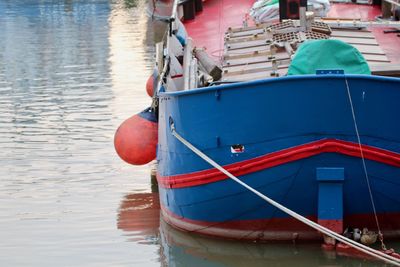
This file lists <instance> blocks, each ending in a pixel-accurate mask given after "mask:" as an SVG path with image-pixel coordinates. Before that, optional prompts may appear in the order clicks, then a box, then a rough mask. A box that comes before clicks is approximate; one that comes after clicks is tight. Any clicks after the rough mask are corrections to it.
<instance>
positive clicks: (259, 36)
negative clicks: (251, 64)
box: [225, 33, 268, 44]
mask: <svg viewBox="0 0 400 267" xmlns="http://www.w3.org/2000/svg"><path fill="white" fill-rule="evenodd" d="M262 39H264V40H265V39H268V34H267V33H262V34H254V35H248V36H242V37H234V38H225V44H232V43H240V42H248V41H255V40H262Z"/></svg>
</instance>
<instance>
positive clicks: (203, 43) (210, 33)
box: [185, 0, 400, 63]
mask: <svg viewBox="0 0 400 267" xmlns="http://www.w3.org/2000/svg"><path fill="white" fill-rule="evenodd" d="M253 3H254V0H242V1H238V0H208V1H206V2H204V3H203V4H204V9H203V12H201V13H198V14H196V18H195V19H194V20H191V21H188V22H185V26H186V29H187V31H188V33H189V36H191V37H192V38H193V40H194V42H195V45H196V46H199V47H206V48H207V52H208V54H209V55H211V56H213V57H214V59H217V60H218V58H220V57H221V56H222V54H223V48H224V46H223V45H224V40H223V39H224V33H225V32H226V30H227V29H228V28H229V27H238V26H241V25H242V23H243V21H244V18H245V16H246V13H248V12H249V10H250V8H251V6H252V5H253ZM379 15H381V10H380V7H379V6H369V5H357V4H332V7H331V10H330V12H329V13H328V16H329V17H336V18H351V19H362V20H374V19H375V17H376V16H379ZM250 24H251V22H250ZM386 29H390V28H380V27H379V28H373V29H371V30H372V32H373V33H374V35H375V37H376V39H377V41H378V43H379V45H380V46H381V48H382V49H383V50H384V51H385V53H386V55H387V56H388V58H389V60H391V61H392V63H400V50H399V48H400V38H399V37H397V34H394V33H389V34H384V33H383V30H386Z"/></svg>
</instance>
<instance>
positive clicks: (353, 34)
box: [331, 30, 375, 39]
mask: <svg viewBox="0 0 400 267" xmlns="http://www.w3.org/2000/svg"><path fill="white" fill-rule="evenodd" d="M331 36H332V37H350V38H369V39H375V36H374V35H373V34H372V32H370V31H349V30H346V31H344V30H333V31H332V34H331Z"/></svg>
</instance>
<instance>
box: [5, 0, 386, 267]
mask: <svg viewBox="0 0 400 267" xmlns="http://www.w3.org/2000/svg"><path fill="white" fill-rule="evenodd" d="M146 10H147V3H146V1H144V0H138V1H132V0H131V1H128V0H125V1H122V0H115V1H106V0H80V1H79V0H77V1H74V0H65V1H61V0H59V1H54V0H36V1H34V0H0V144H1V145H0V149H1V152H0V201H1V206H0V208H1V212H0V238H1V242H0V266H267V265H275V266H295V265H296V266H298V265H302V266H327V265H333V266H349V265H350V266H366V265H378V266H381V264H375V263H372V264H371V263H367V262H364V261H360V260H351V259H348V258H338V257H337V256H335V255H329V254H325V253H323V252H322V251H321V250H320V249H319V245H306V246H294V245H291V244H289V245H288V244H286V245H257V244H242V243H236V242H233V243H232V242H222V241H217V240H212V239H205V238H201V237H197V236H192V235H188V234H184V233H181V232H177V231H175V230H172V229H170V228H169V227H168V226H166V225H164V224H163V223H162V224H161V226H160V221H159V204H158V196H157V194H156V193H152V189H151V188H152V186H151V182H150V178H149V170H150V166H143V167H133V166H129V165H127V164H125V163H123V162H122V161H121V160H120V159H119V158H118V157H117V156H116V154H115V153H114V148H113V135H114V131H115V129H116V128H117V127H118V125H119V124H120V123H121V122H122V121H123V120H124V119H126V118H128V117H129V116H131V115H133V114H135V113H137V112H139V111H140V110H142V109H144V108H145V107H147V106H148V105H149V104H150V103H151V100H150V99H149V97H147V95H146V93H145V82H146V80H147V77H148V76H149V74H150V72H151V69H152V66H153V60H154V59H153V53H154V49H153V36H154V34H153V31H152V28H151V27H149V25H150V24H151V21H149V19H148V17H147V16H146ZM335 258H336V259H335Z"/></svg>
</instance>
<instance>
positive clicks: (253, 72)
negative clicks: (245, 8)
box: [222, 21, 400, 82]
mask: <svg viewBox="0 0 400 267" xmlns="http://www.w3.org/2000/svg"><path fill="white" fill-rule="evenodd" d="M297 24H298V23H297ZM295 25H296V22H295V21H287V22H284V23H280V24H276V25H274V26H273V27H270V26H268V25H257V26H252V27H239V28H229V29H228V31H227V33H226V35H225V44H224V48H225V49H224V56H223V61H222V67H223V77H222V81H230V82H236V81H249V80H256V79H262V78H266V77H271V78H273V77H279V76H284V75H286V73H287V71H288V67H289V65H290V62H291V56H292V55H293V54H294V52H295V49H296V47H297V45H298V44H300V42H303V41H305V40H309V39H327V38H329V39H336V40H341V41H344V42H346V43H349V44H351V45H352V46H354V47H355V48H357V49H358V50H359V51H360V52H361V53H362V54H363V56H364V58H365V59H366V61H367V62H368V64H369V66H370V68H371V70H372V73H373V74H376V73H374V72H376V71H379V72H382V71H383V70H384V69H385V70H387V68H388V67H390V66H391V65H392V63H391V62H390V60H389V59H388V58H387V56H386V54H385V52H384V51H383V50H382V49H381V48H380V46H379V44H378V42H377V41H376V39H375V36H374V35H373V33H372V32H371V31H368V30H365V29H364V30H358V29H331V28H330V27H329V26H328V25H327V24H325V23H321V22H313V24H312V28H311V29H312V30H311V31H307V32H296V31H295V30H296V26H295ZM298 26H299V25H298ZM297 29H298V28H297ZM281 32H283V33H281ZM397 72H398V73H399V74H400V69H399V70H397Z"/></svg>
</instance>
